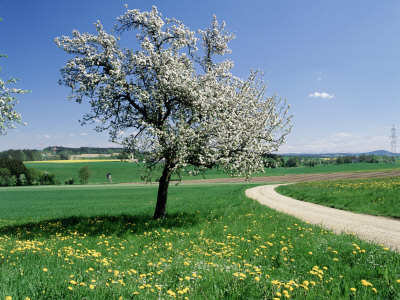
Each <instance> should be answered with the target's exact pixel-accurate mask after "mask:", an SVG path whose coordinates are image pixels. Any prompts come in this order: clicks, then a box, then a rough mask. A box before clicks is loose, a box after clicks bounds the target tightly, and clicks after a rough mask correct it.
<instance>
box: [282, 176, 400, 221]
mask: <svg viewBox="0 0 400 300" xmlns="http://www.w3.org/2000/svg"><path fill="white" fill-rule="evenodd" d="M276 190H277V191H278V192H279V193H281V194H283V195H286V196H290V197H293V198H295V199H299V200H304V201H308V202H313V203H317V204H322V205H325V206H330V207H335V208H339V209H344V210H350V211H354V212H359V213H365V214H370V215H378V216H386V217H394V218H400V177H390V178H371V179H358V180H356V179H354V180H336V181H320V182H304V183H297V184H293V185H285V186H280V187H278V188H277V189H276Z"/></svg>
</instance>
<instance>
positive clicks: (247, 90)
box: [55, 7, 291, 177]
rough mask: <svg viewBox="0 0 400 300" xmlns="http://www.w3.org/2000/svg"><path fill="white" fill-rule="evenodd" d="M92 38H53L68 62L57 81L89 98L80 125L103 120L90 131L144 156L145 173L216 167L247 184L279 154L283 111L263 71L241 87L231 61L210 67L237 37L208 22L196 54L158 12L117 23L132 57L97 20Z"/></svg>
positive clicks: (181, 31) (285, 129) (178, 26)
mask: <svg viewBox="0 0 400 300" xmlns="http://www.w3.org/2000/svg"><path fill="white" fill-rule="evenodd" d="M96 31H97V34H96V35H94V34H89V33H79V32H78V31H74V32H73V36H72V37H66V36H63V37H59V38H56V39H55V41H56V43H57V45H58V46H59V47H60V48H61V49H63V50H64V51H66V52H67V53H70V54H72V55H73V57H72V58H71V59H70V60H68V62H67V64H66V65H65V66H64V67H63V68H62V69H61V73H62V80H61V81H60V83H61V84H63V85H66V86H68V87H70V88H71V89H72V93H71V95H70V98H71V99H75V100H76V101H77V102H81V101H82V99H83V98H84V97H87V98H89V99H90V104H91V108H92V109H91V112H90V113H88V114H87V115H85V116H84V118H83V120H82V121H83V123H86V122H94V121H95V120H96V121H97V122H98V121H99V120H100V121H101V123H100V126H98V127H97V130H99V131H101V130H109V132H110V136H111V139H112V140H113V141H117V140H120V139H122V140H120V141H121V142H122V143H123V144H124V145H125V146H126V147H131V148H134V149H136V150H141V151H143V152H146V153H148V154H149V157H148V160H146V162H147V165H148V167H149V169H151V168H152V167H154V166H157V165H159V164H160V163H161V164H163V165H164V166H165V168H166V169H168V170H169V173H168V174H170V173H172V172H176V173H180V172H181V171H182V170H185V169H186V168H187V167H188V166H192V167H194V168H195V172H198V171H202V170H204V169H206V168H210V167H213V166H216V165H219V166H222V167H223V168H224V169H225V170H226V171H228V172H230V173H231V174H232V175H241V176H247V177H248V176H250V174H251V173H253V172H257V171H261V170H263V163H262V159H261V155H262V154H264V153H270V152H272V151H276V150H278V148H279V146H280V145H281V144H282V143H283V141H284V138H285V136H286V135H287V134H288V133H289V131H290V128H291V126H290V124H289V121H290V118H291V117H290V116H289V115H288V106H287V105H286V104H285V103H284V102H282V101H281V100H280V99H278V98H277V97H275V96H272V97H267V96H266V88H267V84H266V83H265V82H263V80H262V74H261V72H259V71H254V72H251V73H250V76H249V77H248V78H247V79H246V80H241V79H239V78H237V77H235V76H233V75H232V73H231V69H232V67H233V62H231V61H230V60H222V59H221V58H218V60H216V56H221V57H222V56H224V55H225V54H228V53H230V49H229V48H228V42H229V41H230V40H232V39H233V38H234V35H233V34H229V33H228V32H227V31H226V30H225V24H224V23H223V24H222V25H219V24H218V21H217V18H216V17H215V16H214V18H213V20H212V23H211V26H210V28H207V29H205V30H200V31H199V32H198V34H199V35H200V39H201V45H202V49H200V50H199V49H198V48H197V41H198V39H197V37H196V33H195V32H193V31H191V30H189V28H187V27H186V26H185V25H184V24H183V23H182V22H180V21H178V20H175V19H168V18H163V17H162V15H161V14H160V13H159V12H158V11H157V8H156V7H153V9H152V10H151V11H150V12H140V11H139V10H137V9H134V10H127V11H126V13H125V14H124V15H123V16H121V17H119V18H118V19H117V24H116V25H115V31H116V32H117V33H118V34H121V36H122V34H126V32H128V31H136V32H137V34H136V39H137V41H138V45H137V48H138V50H134V49H121V47H120V45H119V37H118V38H117V37H115V36H113V35H111V34H108V33H106V32H105V31H104V30H103V27H102V25H101V24H100V22H97V23H96ZM121 132H124V134H123V135H122V134H120V133H121ZM191 170H192V169H191Z"/></svg>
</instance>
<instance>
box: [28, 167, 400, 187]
mask: <svg viewBox="0 0 400 300" xmlns="http://www.w3.org/2000/svg"><path fill="white" fill-rule="evenodd" d="M25 165H26V166H27V167H28V168H36V169H39V170H43V171H47V172H50V173H52V174H55V175H56V179H57V180H59V181H60V182H61V183H62V184H63V183H64V181H65V179H66V178H68V177H73V178H74V179H75V183H79V178H78V171H79V168H81V167H82V166H85V165H88V166H89V168H90V170H91V176H90V178H89V184H103V183H105V182H106V181H107V179H106V174H107V173H111V174H112V180H113V183H126V182H140V181H141V176H140V166H139V165H138V164H136V163H128V162H121V161H92V162H87V161H86V162H72V161H66V162H64V163H62V162H58V161H55V162H29V163H25ZM399 167H400V163H399V161H397V163H396V164H386V163H377V164H370V163H357V164H343V165H334V164H331V165H320V166H316V167H312V168H309V167H303V166H302V167H297V168H276V169H265V173H258V174H254V175H253V176H254V177H259V176H274V175H286V174H311V173H331V172H355V171H360V172H361V171H363V172H365V171H388V170H394V169H396V168H399ZM160 175H161V170H156V171H155V173H154V176H153V181H157V180H158V178H159V177H160ZM226 177H229V175H228V174H226V173H224V172H223V171H222V170H219V169H216V168H215V169H212V170H209V171H207V172H206V173H205V178H207V179H212V178H226ZM177 179H178V177H177V176H174V177H173V178H172V180H177ZM193 179H203V176H202V175H198V176H189V175H187V174H183V178H182V180H193Z"/></svg>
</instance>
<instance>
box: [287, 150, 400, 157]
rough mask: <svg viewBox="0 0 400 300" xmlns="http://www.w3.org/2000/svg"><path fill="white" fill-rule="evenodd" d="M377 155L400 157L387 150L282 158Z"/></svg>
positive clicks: (299, 154)
mask: <svg viewBox="0 0 400 300" xmlns="http://www.w3.org/2000/svg"><path fill="white" fill-rule="evenodd" d="M362 154H365V155H376V156H400V153H392V152H390V151H387V150H375V151H371V152H362V153H356V152H337V153H312V154H311V153H284V154H281V155H282V156H303V157H320V158H332V157H338V156H347V155H350V156H353V155H355V156H359V155H362Z"/></svg>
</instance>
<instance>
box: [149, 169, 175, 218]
mask: <svg viewBox="0 0 400 300" xmlns="http://www.w3.org/2000/svg"><path fill="white" fill-rule="evenodd" d="M171 175H172V172H171V167H170V166H169V165H168V164H166V165H165V167H164V170H163V172H162V175H161V177H160V181H159V185H158V196H157V204H156V210H155V211H154V217H153V218H154V219H155V220H157V219H164V218H165V215H166V212H167V196H168V186H169V182H170V180H171Z"/></svg>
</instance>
